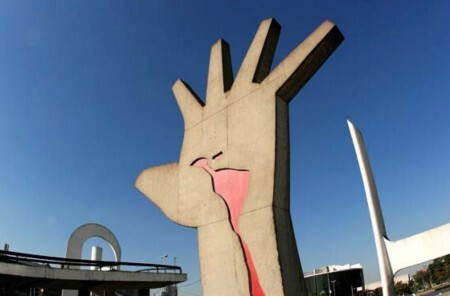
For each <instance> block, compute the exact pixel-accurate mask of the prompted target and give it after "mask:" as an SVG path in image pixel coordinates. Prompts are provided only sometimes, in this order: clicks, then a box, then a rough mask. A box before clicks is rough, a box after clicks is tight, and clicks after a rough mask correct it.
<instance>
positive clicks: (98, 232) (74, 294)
mask: <svg viewBox="0 0 450 296" xmlns="http://www.w3.org/2000/svg"><path fill="white" fill-rule="evenodd" d="M92 237H99V238H102V239H104V240H105V241H106V242H107V243H108V244H109V245H110V247H111V249H112V251H113V253H114V257H115V259H116V261H117V262H120V260H121V258H122V250H121V248H120V244H119V241H118V240H117V238H116V236H115V235H114V234H113V233H112V232H111V230H109V229H108V228H106V227H105V226H103V225H100V224H96V223H87V224H84V225H81V226H80V227H78V228H77V229H75V231H74V232H73V233H72V234H71V235H70V238H69V241H68V242H67V249H66V258H72V259H81V252H82V250H83V245H84V243H85V242H86V241H87V240H88V239H90V238H92ZM67 268H70V269H80V267H79V266H76V265H71V266H68V267H67ZM119 268H120V267H119V266H117V269H119ZM62 296H78V290H62Z"/></svg>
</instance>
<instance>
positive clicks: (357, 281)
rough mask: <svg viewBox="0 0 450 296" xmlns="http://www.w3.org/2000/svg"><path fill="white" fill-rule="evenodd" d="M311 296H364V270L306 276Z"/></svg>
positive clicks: (346, 270)
mask: <svg viewBox="0 0 450 296" xmlns="http://www.w3.org/2000/svg"><path fill="white" fill-rule="evenodd" d="M305 282H306V287H307V289H308V295H310V296H318V295H320V296H335V295H336V296H359V295H364V274H363V270H362V268H352V269H345V270H338V271H331V272H323V273H319V274H314V275H310V276H305Z"/></svg>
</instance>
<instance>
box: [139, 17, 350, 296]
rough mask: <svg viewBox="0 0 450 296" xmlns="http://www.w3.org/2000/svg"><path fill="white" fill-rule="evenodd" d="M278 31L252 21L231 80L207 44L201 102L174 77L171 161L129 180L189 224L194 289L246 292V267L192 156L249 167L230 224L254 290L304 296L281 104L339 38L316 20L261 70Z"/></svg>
mask: <svg viewBox="0 0 450 296" xmlns="http://www.w3.org/2000/svg"><path fill="white" fill-rule="evenodd" d="M280 29H281V27H280V25H279V24H278V23H277V22H276V21H275V20H274V19H268V20H265V21H263V22H262V23H261V25H260V27H259V29H258V31H257V33H256V35H255V38H254V40H253V42H252V43H251V45H250V48H249V50H248V52H247V55H246V56H245V58H244V61H243V62H242V65H241V67H240V69H239V71H238V73H237V76H236V79H235V80H234V81H233V75H232V73H233V72H232V70H231V60H230V53H229V46H228V44H227V43H226V42H225V41H223V40H219V41H218V42H217V43H215V44H214V45H213V47H212V49H211V56H210V67H209V73H208V86H207V92H206V104H204V103H203V102H202V101H201V100H200V99H199V98H198V97H197V95H196V94H195V93H194V92H193V91H192V89H191V88H190V87H189V86H188V85H187V84H186V83H184V82H183V81H181V80H178V81H177V82H176V83H175V84H174V86H173V92H174V94H175V98H176V100H177V102H178V105H179V107H180V110H181V113H182V115H183V119H184V123H185V134H184V140H183V147H182V150H181V154H180V159H179V162H178V163H172V164H168V165H165V166H159V167H152V168H148V169H146V170H144V171H143V172H142V173H141V175H140V176H139V177H138V179H137V180H136V184H135V185H136V187H137V188H138V189H139V190H140V191H141V192H143V193H144V194H145V195H146V196H147V197H148V198H149V199H150V200H152V201H153V202H154V203H155V204H156V205H157V206H158V207H160V208H161V210H162V211H163V212H164V213H165V214H166V215H167V216H168V217H169V218H170V219H171V220H173V221H175V222H176V223H179V224H181V225H186V226H190V227H197V228H198V240H199V254H200V268H201V274H202V285H203V293H204V295H249V294H250V293H251V291H250V288H249V286H250V278H251V277H252V275H251V274H249V270H248V266H247V265H248V264H247V262H246V258H245V255H244V254H243V251H242V248H243V246H242V243H241V242H240V241H239V238H238V237H237V235H236V233H234V232H233V231H232V229H231V225H230V221H229V214H228V213H229V209H228V208H227V205H226V204H225V202H224V200H223V199H222V198H221V197H220V196H218V194H216V193H215V192H214V188H213V187H212V180H211V177H210V176H209V175H208V173H207V172H205V171H204V170H202V169H200V168H197V167H192V166H191V164H192V163H193V162H195V161H196V160H198V159H199V158H207V159H208V160H209V165H210V167H211V168H212V169H214V170H218V169H227V168H228V169H235V170H247V171H249V173H250V182H249V188H248V194H247V196H246V198H245V202H244V206H243V210H242V212H241V215H240V218H239V228H240V231H241V239H242V242H245V243H246V244H247V245H248V247H249V250H250V252H251V255H252V258H253V262H254V265H255V267H256V272H257V275H258V277H259V279H260V282H261V286H262V289H263V291H264V294H265V295H306V291H305V286H304V283H303V281H302V280H300V279H302V278H303V273H302V269H301V266H300V259H299V256H298V252H297V245H296V242H295V237H294V233H293V229H292V223H291V217H290V210H289V121H288V113H289V108H288V103H289V101H290V100H291V99H292V98H293V97H294V96H295V94H296V93H297V92H298V91H299V90H300V89H301V88H302V87H303V85H304V84H305V83H306V82H307V81H308V80H309V79H310V78H311V77H312V75H313V74H314V73H315V72H316V71H317V70H318V69H319V67H320V66H321V65H322V64H323V63H324V61H325V60H326V59H327V58H328V57H329V55H330V54H331V53H332V52H333V51H334V50H335V49H336V47H337V46H338V45H339V44H340V42H341V41H342V40H343V36H342V34H341V33H340V32H339V30H338V29H337V27H336V26H335V25H334V24H333V23H331V22H329V21H325V22H324V23H323V24H322V25H320V26H319V27H318V28H317V29H316V30H315V31H314V32H313V33H312V34H311V35H310V36H309V37H308V38H307V39H306V40H305V41H304V42H302V43H301V44H300V45H299V46H297V47H296V48H295V49H294V50H293V51H292V53H291V54H289V55H288V57H286V59H285V60H284V61H282V62H281V63H280V64H279V65H278V66H277V67H276V68H275V69H274V70H273V71H272V72H271V71H270V68H271V64H272V60H273V55H274V52H275V48H276V44H277V41H278V36H279V33H280ZM219 154H221V155H220V157H216V156H217V155H219ZM230 186H231V185H230ZM249 276H250V277H249Z"/></svg>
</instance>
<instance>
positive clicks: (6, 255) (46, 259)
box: [0, 250, 183, 273]
mask: <svg viewBox="0 0 450 296" xmlns="http://www.w3.org/2000/svg"><path fill="white" fill-rule="evenodd" d="M0 262H6V263H14V264H22V265H28V266H39V267H47V268H59V269H70V268H71V267H72V266H77V267H79V268H81V267H92V266H93V267H96V270H104V268H108V270H110V271H118V270H119V267H120V271H128V272H152V273H183V270H182V269H181V267H179V266H175V265H164V264H153V263H138V262H117V261H96V260H85V259H72V258H62V257H51V256H42V255H35V254H27V253H19V252H10V251H2V250H0ZM122 267H134V268H135V269H136V268H139V269H137V270H122Z"/></svg>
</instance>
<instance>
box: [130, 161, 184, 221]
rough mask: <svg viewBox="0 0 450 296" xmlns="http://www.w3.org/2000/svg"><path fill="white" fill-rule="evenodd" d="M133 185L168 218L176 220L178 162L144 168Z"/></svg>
mask: <svg viewBox="0 0 450 296" xmlns="http://www.w3.org/2000/svg"><path fill="white" fill-rule="evenodd" d="M134 186H135V187H136V188H137V189H138V190H139V191H140V192H142V193H143V194H144V195H145V196H146V197H147V198H148V199H150V200H151V201H152V202H153V203H154V204H155V205H156V206H158V207H159V208H160V209H161V211H163V213H164V214H165V215H166V216H167V217H168V218H169V219H171V220H173V221H175V222H177V220H178V215H177V212H178V211H177V205H178V202H177V199H178V163H176V162H173V163H169V164H165V165H161V166H156V167H150V168H147V169H145V170H144V171H142V172H141V174H140V175H139V176H138V178H137V179H136V181H135V183H134Z"/></svg>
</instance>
